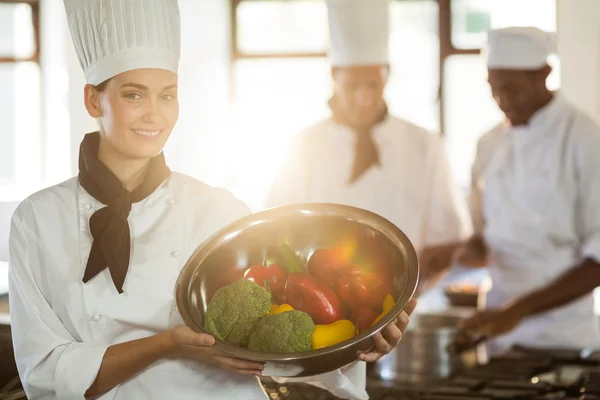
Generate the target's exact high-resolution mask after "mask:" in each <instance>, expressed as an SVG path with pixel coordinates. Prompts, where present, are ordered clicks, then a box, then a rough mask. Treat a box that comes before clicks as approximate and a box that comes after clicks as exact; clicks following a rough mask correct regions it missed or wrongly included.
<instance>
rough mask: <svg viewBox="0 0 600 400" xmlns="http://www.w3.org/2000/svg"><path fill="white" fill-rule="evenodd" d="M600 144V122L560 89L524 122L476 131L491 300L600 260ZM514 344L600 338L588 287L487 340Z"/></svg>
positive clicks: (480, 219) (501, 300) (477, 207)
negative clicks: (577, 296) (584, 292)
mask: <svg viewBox="0 0 600 400" xmlns="http://www.w3.org/2000/svg"><path fill="white" fill-rule="evenodd" d="M599 154H600V128H599V127H598V126H597V125H596V124H595V123H593V122H592V120H591V119H589V118H588V117H587V116H585V115H584V114H583V113H581V112H580V111H578V110H577V109H576V108H574V107H573V106H571V105H570V104H569V103H568V102H567V101H565V99H563V98H562V97H561V96H560V95H559V94H557V95H555V97H554V99H553V100H552V101H551V102H550V103H549V104H548V105H546V106H545V107H543V108H542V109H541V110H539V111H538V112H537V113H536V114H535V115H534V116H533V118H532V119H531V121H530V122H529V123H528V124H527V125H526V126H520V127H513V128H507V127H504V126H498V127H496V128H494V129H493V130H492V131H490V132H489V133H487V134H486V135H484V136H483V137H482V138H481V139H480V140H479V143H478V146H477V152H476V158H475V162H474V164H473V174H472V186H473V188H472V189H473V190H472V199H471V210H472V215H473V220H474V226H475V229H476V231H478V232H479V233H481V234H482V235H483V236H484V238H485V240H486V242H487V244H488V246H489V248H490V254H491V265H490V267H491V268H490V274H491V279H492V285H493V288H492V290H491V292H490V293H489V294H488V296H487V300H488V302H487V307H490V308H495V307H499V306H502V305H503V304H505V303H506V302H507V301H509V300H511V299H514V298H516V297H518V296H522V295H524V294H526V293H528V292H530V291H532V290H534V289H537V288H540V287H543V286H545V285H547V284H549V283H550V282H551V281H553V280H555V279H556V278H557V277H559V276H560V275H562V274H564V273H566V272H567V271H568V270H569V269H570V268H572V267H575V266H577V265H579V264H581V263H582V262H583V260H584V259H585V258H588V257H589V258H591V259H593V260H595V261H596V262H599V261H600V185H599V184H598V177H599V176H600V158H599V157H598V155H599ZM598 273H600V271H599V272H598ZM513 344H521V345H525V346H537V347H573V348H583V347H598V346H599V345H600V336H599V334H598V326H597V319H596V317H595V316H594V303H593V298H592V294H590V295H587V296H585V297H583V298H581V299H579V300H576V301H574V302H572V303H570V304H568V305H566V306H564V307H561V308H558V309H555V310H552V311H549V312H546V313H543V314H540V315H537V316H533V317H531V318H528V319H527V320H526V321H525V322H523V323H522V324H520V325H519V326H518V327H517V328H516V329H515V330H514V331H513V332H511V333H509V334H508V335H505V336H502V337H499V338H498V339H497V340H495V341H494V342H493V343H492V346H490V349H491V350H492V351H502V350H504V349H506V348H508V347H509V346H511V345H513Z"/></svg>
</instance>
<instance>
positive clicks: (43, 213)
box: [9, 173, 267, 400]
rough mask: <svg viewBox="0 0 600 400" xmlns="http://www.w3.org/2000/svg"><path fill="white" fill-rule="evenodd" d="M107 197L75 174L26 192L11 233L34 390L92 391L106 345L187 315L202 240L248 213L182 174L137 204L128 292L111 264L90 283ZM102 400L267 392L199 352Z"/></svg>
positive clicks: (15, 293) (15, 327)
mask: <svg viewBox="0 0 600 400" xmlns="http://www.w3.org/2000/svg"><path fill="white" fill-rule="evenodd" d="M101 207H103V205H102V204H101V203H99V202H98V201H97V200H95V199H94V198H93V197H92V196H91V195H89V194H88V193H87V192H86V191H85V190H84V189H83V188H82V187H81V186H80V185H79V183H78V181H77V179H75V178H74V179H71V180H69V181H67V182H65V183H62V184H60V185H57V186H54V187H51V188H49V189H45V190H43V191H41V192H38V193H37V194H34V195H33V196H31V197H29V198H28V199H26V200H25V201H24V202H23V203H21V204H20V206H19V207H18V209H17V210H16V212H15V214H14V217H13V221H12V226H11V236H10V297H9V300H10V308H11V317H12V332H13V342H14V350H15V357H16V361H17V366H18V369H19V375H20V377H21V380H22V382H23V387H24V389H25V391H26V393H27V396H28V398H29V399H31V400H35V399H61V400H69V399H83V398H84V397H83V395H84V393H85V391H86V390H87V389H88V388H89V386H90V385H91V384H92V382H93V381H94V380H95V377H96V375H97V372H98V369H99V367H100V365H101V362H102V358H103V356H104V353H105V351H106V349H107V348H108V347H109V346H110V345H112V344H116V343H121V342H125V341H130V340H134V339H139V338H143V337H147V336H151V335H153V334H156V333H158V332H161V331H164V330H167V329H169V328H170V327H172V326H174V325H176V324H180V323H183V320H182V318H181V316H180V314H179V312H178V311H177V309H176V303H175V299H174V285H175V281H176V279H177V277H178V274H179V271H180V269H181V268H182V267H183V266H184V264H185V262H186V261H187V260H188V258H189V257H190V256H191V255H192V253H193V252H194V250H195V249H196V247H197V246H198V245H199V244H200V243H201V242H202V241H203V240H205V239H206V238H208V237H209V236H210V235H212V234H213V233H215V232H216V231H217V230H218V229H220V228H222V227H224V226H225V225H226V224H228V223H230V222H233V221H234V220H236V219H238V218H241V217H243V216H245V215H247V214H248V213H249V210H248V208H247V207H246V205H245V204H243V203H242V202H240V201H238V200H237V199H235V198H234V197H233V196H231V195H230V194H229V193H228V192H226V191H225V190H222V189H216V188H212V187H209V186H207V185H204V184H202V183H200V182H198V181H196V180H194V179H192V178H189V177H186V176H184V175H181V174H177V173H173V174H172V176H171V177H170V178H169V179H167V180H166V181H165V182H164V183H163V184H162V185H161V186H160V187H159V188H158V189H157V190H156V191H155V192H154V193H152V194H151V195H150V196H148V197H147V198H146V199H144V200H143V201H141V202H139V203H135V204H133V207H132V210H131V213H130V215H129V218H128V221H129V226H130V230H131V238H132V248H131V262H130V266H129V271H128V274H127V278H126V280H125V285H124V293H123V294H119V293H118V292H117V291H116V289H115V287H114V284H113V282H112V280H111V277H110V272H109V270H108V269H105V270H104V271H102V272H101V273H100V274H99V275H97V276H96V277H94V278H93V279H92V280H91V281H89V282H88V283H86V284H84V283H82V281H81V279H82V276H83V273H84V270H85V265H86V262H87V258H88V255H89V252H90V248H91V245H92V236H91V234H90V230H89V223H88V222H89V217H90V216H91V215H92V214H93V213H94V212H95V211H96V210H98V209H99V208H101ZM101 398H102V399H124V400H125V399H126V400H136V399H140V400H142V399H143V400H151V399H161V400H163V399H170V398H174V399H178V400H186V399H189V400H192V399H193V400H198V399H211V400H212V399H215V400H218V399H222V400H231V399H240V400H264V399H266V398H267V396H266V394H265V393H264V391H263V389H262V387H261V386H260V385H259V382H258V380H257V379H256V378H254V377H246V376H243V375H239V374H236V373H233V372H228V371H226V370H223V369H221V368H218V367H215V366H212V365H210V364H205V363H200V362H197V361H194V360H161V361H159V362H157V363H155V364H153V365H152V366H150V367H149V368H147V369H146V370H144V371H143V372H141V373H140V374H138V375H137V376H135V377H134V378H132V379H130V380H129V381H127V382H124V383H122V384H121V385H118V386H117V387H115V388H114V389H112V390H111V391H110V392H108V393H106V394H105V395H103V396H101Z"/></svg>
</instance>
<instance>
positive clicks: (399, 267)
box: [176, 204, 419, 377]
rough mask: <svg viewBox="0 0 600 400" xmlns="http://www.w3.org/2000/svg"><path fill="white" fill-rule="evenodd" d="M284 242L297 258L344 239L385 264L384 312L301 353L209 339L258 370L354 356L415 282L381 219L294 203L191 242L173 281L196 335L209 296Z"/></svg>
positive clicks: (409, 259) (407, 259)
mask: <svg viewBox="0 0 600 400" xmlns="http://www.w3.org/2000/svg"><path fill="white" fill-rule="evenodd" d="M281 240H286V241H287V242H288V243H289V244H290V245H291V246H292V248H293V250H294V251H295V252H296V253H297V254H298V255H299V256H300V258H301V259H302V260H303V261H306V260H308V258H309V257H310V255H311V254H312V253H313V252H314V251H315V250H317V249H319V248H329V247H333V246H336V245H343V244H345V243H349V242H352V243H354V244H355V245H356V247H357V249H358V251H359V252H363V254H364V253H366V254H367V255H368V254H372V255H373V256H377V257H379V259H380V260H383V261H385V262H386V263H387V264H388V265H389V266H390V268H391V269H392V271H393V282H392V288H393V289H392V291H393V293H392V294H393V295H394V298H396V299H397V301H396V304H395V305H394V307H393V308H392V310H391V311H390V312H389V313H388V314H387V315H386V316H385V317H384V318H382V319H381V320H380V321H379V322H378V323H377V324H376V325H375V326H373V327H372V328H371V329H369V330H366V331H363V332H362V333H360V334H359V335H357V336H356V337H354V338H352V339H351V340H348V341H346V342H343V343H340V344H338V345H336V346H332V347H327V348H324V349H320V350H312V351H307V352H302V353H290V354H268V353H261V352H255V351H251V350H248V349H245V348H242V347H237V346H233V345H231V344H228V343H226V342H223V341H217V342H216V343H215V345H214V346H215V347H216V348H217V349H218V350H220V351H222V352H224V353H226V354H228V355H230V356H231V357H236V358H241V359H246V360H253V361H260V362H264V363H265V370H264V371H263V375H265V376H275V377H303V376H313V375H317V374H321V373H325V372H329V371H333V370H335V369H338V368H340V367H343V366H345V365H347V364H349V363H351V362H353V361H355V360H356V357H357V352H359V351H366V350H369V349H371V348H372V347H373V342H372V337H373V336H374V335H375V334H376V333H377V332H379V331H380V330H381V329H383V328H384V327H385V326H386V325H388V324H389V323H390V322H392V320H393V319H394V318H396V317H397V316H398V315H399V314H400V312H402V310H403V309H404V307H405V306H406V304H407V303H408V301H409V300H410V299H411V297H412V296H413V294H414V292H415V289H416V287H417V282H418V275H419V272H418V263H417V256H416V253H415V250H414V248H413V246H412V244H411V243H410V241H409V240H408V238H407V237H406V235H404V233H402V231H401V230H400V229H399V228H398V227H396V226H395V225H394V224H392V223H391V222H389V221H388V220H386V219H384V218H383V217H381V216H379V215H377V214H374V213H371V212H368V211H365V210H362V209H359V208H354V207H348V206H342V205H337V204H302V205H293V206H284V207H278V208H273V209H270V210H266V211H262V212H259V213H256V214H252V215H250V216H248V217H245V218H242V219H240V220H238V221H235V222H234V223H232V224H231V225H229V226H227V227H225V228H224V229H222V230H220V231H219V232H217V233H216V234H215V235H213V236H212V237H211V238H209V239H208V240H206V241H205V242H204V243H203V244H202V245H200V246H199V247H198V249H197V250H196V251H195V253H194V254H193V255H192V257H190V259H189V260H188V262H187V264H186V265H185V266H184V268H183V269H182V271H181V273H180V275H179V278H178V280H177V286H176V299H177V306H178V308H179V312H180V313H181V315H182V317H183V320H184V321H185V323H186V324H187V325H188V326H189V327H190V328H192V329H193V330H195V331H196V332H204V330H203V320H204V313H205V312H206V307H207V303H208V301H209V299H210V298H211V297H212V294H214V292H215V291H216V290H217V289H218V288H219V287H221V286H224V285H226V284H229V283H232V282H233V281H235V280H237V279H239V278H241V277H242V276H243V272H244V270H245V269H246V268H248V267H249V266H251V265H254V264H262V263H264V262H265V261H266V260H268V259H269V258H271V257H273V256H275V254H276V251H277V250H276V249H277V243H279V242H280V241H281Z"/></svg>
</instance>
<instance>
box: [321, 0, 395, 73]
mask: <svg viewBox="0 0 600 400" xmlns="http://www.w3.org/2000/svg"><path fill="white" fill-rule="evenodd" d="M327 12H328V18H329V34H330V38H331V49H330V51H329V57H330V59H331V64H332V65H333V66H334V67H348V66H353V65H382V64H383V65H385V64H388V63H389V49H388V44H389V36H390V3H389V0H327Z"/></svg>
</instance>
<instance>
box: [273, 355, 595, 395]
mask: <svg viewBox="0 0 600 400" xmlns="http://www.w3.org/2000/svg"><path fill="white" fill-rule="evenodd" d="M263 384H264V386H265V389H266V391H267V393H268V394H269V396H270V398H271V399H274V400H276V399H288V400H308V399H310V400H330V399H336V397H334V396H333V395H331V394H329V393H328V392H325V391H323V390H321V389H318V388H315V387H312V386H309V385H303V384H285V385H279V384H275V383H273V382H272V381H270V380H269V381H267V380H265V382H264V383H263ZM367 392H368V393H369V395H370V398H371V399H372V400H392V399H406V400H458V399H468V400H505V399H506V400H507V399H516V400H542V399H544V400H575V399H577V400H600V355H594V354H592V355H589V354H588V355H583V356H582V354H581V352H577V351H563V350H556V351H545V352H542V351H531V350H526V349H513V350H511V351H510V352H508V353H506V354H504V355H502V356H499V357H494V358H491V359H490V361H489V362H488V363H487V364H485V365H480V366H477V367H476V368H473V369H470V370H466V371H462V372H457V373H454V374H452V375H451V376H449V377H448V378H446V379H443V380H439V381H433V382H429V383H427V384H418V385H417V384H411V383H407V382H401V381H383V380H379V379H376V378H373V377H371V378H369V379H368V380H367Z"/></svg>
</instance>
